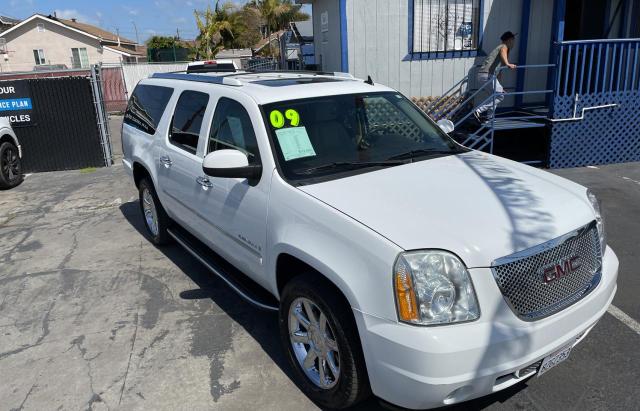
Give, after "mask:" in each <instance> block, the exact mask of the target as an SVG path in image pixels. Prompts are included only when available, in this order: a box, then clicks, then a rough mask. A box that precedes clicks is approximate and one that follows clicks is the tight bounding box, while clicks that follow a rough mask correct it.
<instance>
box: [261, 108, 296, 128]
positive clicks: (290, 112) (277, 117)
mask: <svg viewBox="0 0 640 411" xmlns="http://www.w3.org/2000/svg"><path fill="white" fill-rule="evenodd" d="M285 117H286V119H287V120H289V125H290V126H293V127H297V126H298V125H299V124H300V114H298V112H297V111H296V110H294V109H292V108H290V109H287V110H285V112H284V115H282V112H281V111H280V110H273V111H272V112H271V113H270V114H269V120H270V121H271V125H272V126H273V127H274V128H282V127H284V125H285Z"/></svg>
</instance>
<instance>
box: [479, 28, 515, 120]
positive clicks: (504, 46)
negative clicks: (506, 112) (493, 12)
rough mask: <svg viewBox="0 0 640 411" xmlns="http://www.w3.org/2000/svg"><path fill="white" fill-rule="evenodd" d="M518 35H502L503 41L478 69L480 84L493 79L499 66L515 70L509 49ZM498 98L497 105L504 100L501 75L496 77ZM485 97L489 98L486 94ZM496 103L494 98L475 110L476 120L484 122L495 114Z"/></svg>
mask: <svg viewBox="0 0 640 411" xmlns="http://www.w3.org/2000/svg"><path fill="white" fill-rule="evenodd" d="M515 39H516V35H515V34H514V33H512V32H510V31H507V32H505V33H504V34H503V35H502V36H500V40H501V41H502V42H501V43H500V44H499V45H498V46H497V47H496V48H495V49H493V51H492V52H491V53H489V55H487V57H486V58H485V59H484V61H483V62H482V65H481V66H480V68H479V69H478V86H479V87H480V86H482V85H483V84H485V83H486V82H487V81H489V80H492V78H491V77H492V76H493V73H495V70H496V68H497V67H498V66H506V67H509V68H510V69H511V70H515V68H516V65H515V64H512V63H509V51H510V50H511V49H512V48H513V45H514V44H515ZM495 85H496V88H495V92H496V94H497V95H496V98H495V107H497V106H498V104H500V103H501V102H502V100H504V95H503V93H504V88H502V84H500V77H498V78H497V79H496V83H495ZM484 98H487V96H485V97H484ZM495 107H494V104H493V99H490V100H489V101H487V102H485V103H484V104H482V105H480V106H479V107H478V108H477V109H476V110H475V111H474V113H473V114H474V116H475V117H476V120H478V122H480V123H484V122H485V121H487V120H489V119H491V118H492V117H493V115H494V109H495Z"/></svg>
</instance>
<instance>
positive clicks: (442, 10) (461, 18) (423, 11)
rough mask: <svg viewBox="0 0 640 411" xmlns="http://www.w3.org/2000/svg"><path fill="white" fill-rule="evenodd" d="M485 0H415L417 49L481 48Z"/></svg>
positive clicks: (458, 49) (415, 45)
mask: <svg viewBox="0 0 640 411" xmlns="http://www.w3.org/2000/svg"><path fill="white" fill-rule="evenodd" d="M480 1H482V0H413V45H412V51H413V52H414V53H433V52H437V53H446V52H451V51H472V50H477V49H478V29H479V27H480Z"/></svg>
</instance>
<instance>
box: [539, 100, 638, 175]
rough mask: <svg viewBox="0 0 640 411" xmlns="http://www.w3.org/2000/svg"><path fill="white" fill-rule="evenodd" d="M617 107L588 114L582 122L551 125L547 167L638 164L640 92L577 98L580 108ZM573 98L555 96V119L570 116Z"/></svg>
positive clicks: (580, 110)
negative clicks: (610, 105)
mask: <svg viewBox="0 0 640 411" xmlns="http://www.w3.org/2000/svg"><path fill="white" fill-rule="evenodd" d="M610 103H616V104H618V106H617V107H614V108H604V109H599V110H590V111H587V112H586V113H585V118H584V119H583V120H577V121H568V122H562V123H554V124H553V128H552V132H551V148H550V153H549V166H550V167H551V168H566V167H580V166H586V165H596V164H610V163H624V162H628V161H640V92H639V91H638V90H636V91H619V92H612V93H596V94H586V95H582V96H580V100H579V101H578V110H577V115H578V116H580V113H581V112H582V108H583V107H592V106H598V105H602V104H610ZM573 104H574V99H573V96H556V97H555V99H554V113H555V114H554V118H568V117H572V116H573Z"/></svg>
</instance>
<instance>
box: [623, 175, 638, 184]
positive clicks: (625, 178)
mask: <svg viewBox="0 0 640 411" xmlns="http://www.w3.org/2000/svg"><path fill="white" fill-rule="evenodd" d="M622 179H623V180H627V181H631V182H632V183H636V184H638V185H640V181H638V180H634V179H633V178H629V177H625V176H622Z"/></svg>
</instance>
